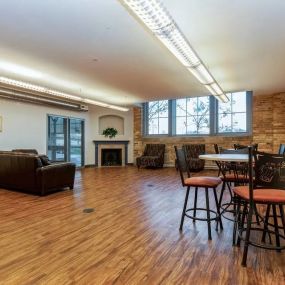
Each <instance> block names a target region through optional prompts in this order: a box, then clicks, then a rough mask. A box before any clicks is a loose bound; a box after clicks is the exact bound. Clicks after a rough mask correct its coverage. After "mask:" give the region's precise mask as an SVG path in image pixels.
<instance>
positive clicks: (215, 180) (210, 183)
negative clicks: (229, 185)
mask: <svg viewBox="0 0 285 285" xmlns="http://www.w3.org/2000/svg"><path fill="white" fill-rule="evenodd" d="M221 182H222V180H221V178H219V177H209V176H197V177H190V178H186V179H185V180H184V183H185V185H186V186H194V187H196V186H197V187H217V186H218V185H219V184H220V183H221Z"/></svg>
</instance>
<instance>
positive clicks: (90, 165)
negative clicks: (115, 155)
mask: <svg viewBox="0 0 285 285" xmlns="http://www.w3.org/2000/svg"><path fill="white" fill-rule="evenodd" d="M84 167H85V168H90V167H95V164H85V165H84Z"/></svg>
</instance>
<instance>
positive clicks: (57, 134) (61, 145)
mask: <svg viewBox="0 0 285 285" xmlns="http://www.w3.org/2000/svg"><path fill="white" fill-rule="evenodd" d="M66 142H67V118H64V117H57V116H48V157H49V158H50V159H51V160H52V161H66V159H67V143H66Z"/></svg>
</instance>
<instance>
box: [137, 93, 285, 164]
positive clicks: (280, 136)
mask: <svg viewBox="0 0 285 285" xmlns="http://www.w3.org/2000/svg"><path fill="white" fill-rule="evenodd" d="M252 128H253V132H252V135H251V136H241V137H231V136H205V137H158V138H147V137H143V136H142V110H141V108H139V107H136V108H134V161H135V158H136V157H138V156H140V155H141V154H142V152H143V149H144V146H145V144H147V143H164V144H165V145H166V153H165V163H166V164H168V165H173V164H174V159H175V153H174V147H173V146H174V145H177V146H181V145H182V144H184V143H203V144H205V145H206V152H207V153H213V152H214V147H213V145H214V144H215V143H217V144H218V145H219V146H222V147H224V148H232V147H233V144H234V143H240V144H245V145H248V144H251V143H258V144H259V150H261V151H268V152H273V151H274V152H277V151H278V148H279V144H280V143H285V93H280V94H274V95H264V96H253V124H252Z"/></svg>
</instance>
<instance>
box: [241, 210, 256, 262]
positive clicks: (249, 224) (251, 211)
mask: <svg viewBox="0 0 285 285" xmlns="http://www.w3.org/2000/svg"><path fill="white" fill-rule="evenodd" d="M253 208H254V205H249V212H248V218H247V224H246V234H245V241H244V249H243V256H242V263H241V265H242V266H244V267H246V260H247V252H248V246H249V238H250V230H251V222H252V215H253Z"/></svg>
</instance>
